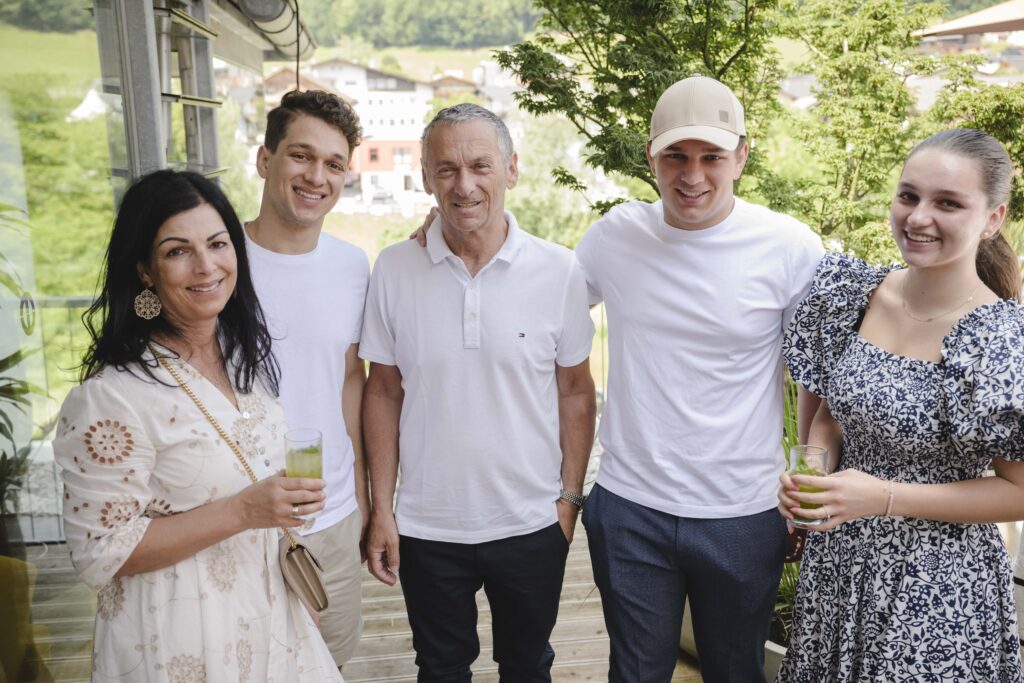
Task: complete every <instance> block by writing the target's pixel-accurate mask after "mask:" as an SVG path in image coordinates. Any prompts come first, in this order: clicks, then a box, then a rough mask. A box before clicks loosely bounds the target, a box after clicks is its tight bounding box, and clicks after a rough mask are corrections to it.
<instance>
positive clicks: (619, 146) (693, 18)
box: [496, 0, 780, 210]
mask: <svg viewBox="0 0 1024 683" xmlns="http://www.w3.org/2000/svg"><path fill="white" fill-rule="evenodd" d="M536 5H537V7H538V8H540V9H541V11H542V15H541V18H540V22H539V25H540V27H541V28H542V29H544V32H542V33H540V35H538V36H537V37H536V38H533V39H532V40H529V41H526V42H523V43H520V44H518V45H516V46H514V47H512V48H511V49H508V50H503V51H501V52H499V53H497V57H496V58H497V60H498V62H499V63H500V64H501V65H502V66H504V67H506V68H508V69H510V70H512V71H514V72H515V73H516V74H517V76H518V77H519V79H520V80H521V81H522V83H523V85H524V87H525V90H524V91H523V92H521V93H518V94H517V96H516V97H517V100H518V102H519V105H520V107H522V108H523V109H525V110H526V111H528V112H530V113H533V114H536V115H545V114H560V115H562V116H564V117H565V118H566V119H567V120H568V121H569V122H570V123H571V124H572V125H573V126H574V127H575V128H576V130H577V131H578V132H579V134H580V135H582V136H583V137H584V138H585V139H586V141H587V145H586V149H585V155H586V160H587V162H588V163H589V164H590V165H591V166H593V167H596V168H601V169H603V170H605V171H606V172H616V173H619V174H622V175H623V176H625V177H627V178H634V179H637V180H639V181H640V182H642V183H645V184H646V185H647V186H649V187H650V188H651V189H653V190H655V191H656V189H657V184H656V182H655V180H654V178H653V176H652V174H651V172H650V169H649V168H648V166H647V162H646V159H645V152H644V150H645V146H646V142H647V130H648V127H649V124H650V116H651V112H652V111H653V109H654V105H655V103H656V102H657V100H658V97H659V96H660V95H661V93H662V92H663V91H664V90H665V88H667V87H668V86H669V85H671V84H672V83H674V82H675V81H677V80H679V79H681V78H685V77H686V76H690V75H692V74H703V75H707V76H712V77H714V78H717V79H719V80H721V81H723V82H725V83H727V84H728V85H729V86H731V87H732V88H733V90H734V91H735V92H736V94H737V96H738V97H740V99H741V100H742V101H743V102H744V103H745V105H746V112H747V128H748V134H750V135H752V136H757V135H758V134H759V133H760V132H761V131H762V130H763V129H764V127H765V125H766V124H767V122H768V121H769V120H770V119H771V118H772V117H773V116H775V115H776V114H777V113H778V109H779V105H778V103H777V94H778V82H779V76H780V73H779V70H778V57H777V54H776V53H775V50H774V49H773V48H772V46H771V43H770V38H771V34H772V30H773V23H772V21H773V19H772V16H773V15H772V12H771V10H772V5H773V4H772V2H770V1H769V2H766V3H756V2H753V0H748V1H736V0H697V1H691V2H687V1H685V0H595V1H594V2H586V3H580V2H576V1H575V0H539V1H538V2H537V3H536ZM748 169H749V172H752V173H756V172H757V170H758V163H757V160H756V158H754V159H752V160H751V163H750V165H749V166H748ZM560 178H561V180H562V182H563V183H565V184H567V185H569V186H575V187H582V185H581V184H579V183H578V182H576V183H574V182H573V181H574V180H576V181H578V178H574V174H571V173H565V174H561V175H560ZM613 203H614V202H611V203H608V202H605V203H602V204H600V205H599V206H598V208H599V209H602V210H604V209H607V208H608V207H609V206H610V205H611V204H613Z"/></svg>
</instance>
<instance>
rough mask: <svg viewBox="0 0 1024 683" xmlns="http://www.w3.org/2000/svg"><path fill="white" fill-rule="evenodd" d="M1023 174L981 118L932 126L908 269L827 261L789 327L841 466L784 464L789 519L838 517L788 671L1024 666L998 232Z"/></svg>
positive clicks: (1020, 495)
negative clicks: (794, 468)
mask: <svg viewBox="0 0 1024 683" xmlns="http://www.w3.org/2000/svg"><path fill="white" fill-rule="evenodd" d="M1012 176H1013V165H1012V164H1011V162H1010V159H1009V156H1008V155H1007V153H1006V150H1005V149H1004V148H1003V147H1002V146H1001V145H1000V144H999V143H998V142H997V141H996V140H994V139H993V138H991V137H990V136H988V135H986V134H984V133H981V132H979V131H975V130H967V129H958V130H953V131H946V132H942V133H938V134H936V135H934V136H932V137H930V138H928V139H927V140H925V141H924V142H923V143H921V144H920V145H918V147H917V148H915V149H914V151H913V152H911V155H910V157H909V158H908V159H907V162H906V164H905V166H904V168H903V173H902V175H901V177H900V180H899V186H898V188H897V190H896V196H895V198H894V199H893V204H892V213H891V224H892V233H893V237H894V239H895V240H896V244H897V245H898V246H899V249H900V252H901V253H902V255H903V259H904V260H905V261H906V263H907V267H906V268H899V267H883V268H876V267H874V266H871V265H869V264H867V263H864V262H863V261H860V260H858V259H855V258H851V257H848V256H844V255H840V254H831V255H828V256H826V257H825V258H824V259H823V260H822V263H821V264H820V266H819V267H818V272H817V273H816V275H815V280H814V284H813V286H812V289H811V292H810V294H809V295H808V297H807V299H806V300H805V301H804V303H803V304H802V305H801V307H800V309H799V311H798V312H797V314H796V316H795V318H794V320H793V322H792V324H791V326H790V328H789V331H788V334H787V339H786V345H785V354H786V359H787V362H788V364H789V368H790V371H791V373H792V375H793V378H794V379H795V380H796V381H797V382H798V383H799V384H801V385H802V386H804V387H806V388H808V389H809V390H810V391H812V392H813V393H815V394H817V395H818V396H820V397H821V398H822V399H823V400H822V401H821V404H820V408H819V410H818V412H817V414H816V415H815V418H814V420H813V422H812V424H811V428H810V434H809V437H808V442H809V443H810V444H813V445H818V446H825V447H827V448H829V449H832V450H835V451H836V452H838V453H839V454H840V461H839V462H840V466H839V471H838V472H837V473H835V474H833V475H831V476H829V477H809V476H802V475H794V476H792V477H790V476H788V475H783V476H782V486H781V487H780V490H779V501H780V503H779V508H780V510H781V511H782V514H783V515H784V516H785V517H786V518H787V519H792V518H793V513H794V511H796V510H797V509H798V508H799V504H800V501H804V502H810V503H820V504H821V507H820V508H818V509H817V510H802V511H801V512H800V514H801V516H803V517H818V518H821V519H823V520H824V522H823V523H822V524H821V526H819V527H817V532H813V533H811V534H810V535H809V537H808V539H807V545H806V550H805V553H804V557H803V563H802V565H801V568H800V583H799V588H798V590H797V596H796V607H795V611H794V626H793V636H792V641H791V646H790V648H789V651H788V652H787V655H786V659H785V662H784V664H783V666H782V670H781V671H780V673H779V679H778V680H779V681H782V682H784V683H826V682H830V681H851V682H852V681H857V682H858V683H864V682H872V683H883V682H884V683H899V682H901V681H906V682H908V683H909V682H911V681H912V682H914V683H919V682H923V681H986V682H989V681H991V682H996V681H998V682H1000V683H1021V682H1022V681H1024V677H1022V674H1021V660H1020V652H1019V646H1018V636H1017V623H1016V613H1015V607H1014V602H1013V583H1012V576H1011V563H1010V558H1009V556H1008V555H1007V551H1006V548H1005V546H1004V544H1003V541H1002V539H1001V537H1000V535H999V532H998V530H997V529H996V527H995V523H996V522H1004V521H1011V520H1019V519H1024V312H1022V309H1021V308H1020V307H1019V306H1018V304H1017V302H1016V301H1015V300H1014V299H1015V298H1018V297H1019V295H1020V283H1021V280H1020V270H1019V266H1018V261H1017V257H1016V255H1015V254H1014V253H1013V250H1012V249H1011V248H1010V246H1009V244H1008V243H1007V242H1006V240H1005V239H1004V238H1003V237H1002V235H1001V234H1000V230H1001V228H1002V227H1003V223H1004V221H1005V218H1006V213H1007V209H1008V204H1009V193H1010V184H1011V179H1012ZM987 470H991V471H992V473H994V475H993V474H991V473H988V472H987ZM986 475H988V476H986ZM800 484H803V485H805V486H810V487H818V488H820V489H822V491H821V492H820V493H801V492H799V490H798V488H797V487H798V485H800Z"/></svg>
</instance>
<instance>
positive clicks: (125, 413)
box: [54, 359, 342, 683]
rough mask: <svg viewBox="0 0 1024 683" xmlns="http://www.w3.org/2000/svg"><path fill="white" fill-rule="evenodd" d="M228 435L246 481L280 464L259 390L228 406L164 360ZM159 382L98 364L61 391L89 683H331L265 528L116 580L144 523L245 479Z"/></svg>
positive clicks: (333, 676) (197, 417) (276, 428)
mask: <svg viewBox="0 0 1024 683" xmlns="http://www.w3.org/2000/svg"><path fill="white" fill-rule="evenodd" d="M170 362H171V363H174V364H175V366H176V369H177V370H178V372H179V373H180V374H181V376H182V378H183V379H184V380H185V382H187V383H188V384H189V385H190V386H191V388H192V390H193V391H194V392H195V394H196V395H197V396H198V397H199V400H200V401H202V402H203V404H204V405H205V406H206V408H207V410H209V411H210V413H211V414H212V415H213V416H214V417H215V418H216V419H217V421H218V422H219V423H220V424H221V426H222V427H223V428H224V430H225V431H226V432H227V433H228V435H229V436H230V437H231V438H233V439H235V440H236V441H237V443H238V445H239V446H240V448H241V450H242V453H243V454H244V455H245V456H246V458H248V459H249V464H250V466H251V467H252V468H253V471H254V472H255V473H256V476H257V477H259V478H263V477H265V476H267V475H269V474H271V473H272V472H274V471H276V470H278V469H281V468H282V467H283V464H284V448H283V442H282V437H283V432H284V430H285V426H284V413H283V411H282V410H281V407H280V404H279V403H278V402H277V400H276V399H274V398H273V397H272V396H270V395H268V394H267V393H265V392H264V391H263V390H262V388H256V387H254V389H253V392H252V393H250V394H243V393H241V392H238V393H237V400H238V409H236V408H235V407H234V406H233V405H232V404H231V403H230V401H228V399H227V398H226V397H225V396H224V395H223V394H221V393H220V391H218V390H217V389H216V388H215V387H214V386H213V385H212V384H210V383H209V382H207V381H206V380H205V379H204V378H203V377H201V376H200V375H199V374H198V373H197V372H196V371H195V370H194V369H193V368H192V367H191V366H189V365H187V364H186V363H184V362H181V361H178V360H174V359H170ZM154 374H155V375H156V376H157V377H159V378H160V379H161V381H163V382H165V383H166V384H167V385H168V386H164V385H162V384H158V383H155V382H152V381H151V380H148V378H147V379H146V380H143V379H140V377H139V375H141V372H140V371H139V370H138V368H135V374H132V373H129V372H127V371H119V370H116V369H114V368H109V367H108V368H105V369H103V370H102V372H101V373H100V374H99V375H97V376H95V377H93V378H91V379H89V380H88V381H86V382H84V383H83V384H82V385H81V386H79V387H76V388H74V389H72V391H71V393H70V394H69V395H68V398H67V400H66V401H65V403H64V406H63V408H62V410H61V416H60V420H59V423H58V426H57V436H56V438H55V440H54V455H55V459H56V461H57V463H58V464H59V465H60V466H61V468H62V477H63V480H64V528H65V534H66V537H67V542H68V547H69V549H70V551H71V559H72V561H73V562H74V564H75V567H76V568H77V570H78V572H79V574H80V575H81V577H82V579H83V580H84V581H85V582H86V583H87V584H89V585H90V586H91V587H92V588H94V589H95V590H97V591H98V596H97V614H96V628H95V635H94V643H93V680H94V681H115V680H117V681H160V682H163V681H168V682H171V683H185V682H193V681H196V682H198V681H239V682H245V681H252V682H253V683H256V682H259V683H263V682H264V681H267V682H271V681H273V682H275V683H284V682H286V681H309V682H314V681H315V682H316V683H320V682H321V681H341V680H342V679H341V675H340V674H339V673H338V670H337V668H336V667H335V666H334V664H333V662H332V660H331V656H330V653H329V652H328V650H327V647H326V645H324V642H323V639H322V638H321V636H320V634H319V632H318V631H317V630H316V627H315V626H314V625H313V622H312V620H311V619H310V617H309V615H308V614H307V613H306V611H305V609H304V608H303V607H302V605H301V603H300V602H299V601H298V600H297V599H296V598H295V597H294V596H293V595H292V594H291V593H290V592H289V591H288V589H287V587H286V586H285V584H284V580H283V578H282V576H281V571H280V568H279V564H278V562H279V560H278V555H277V547H278V546H277V539H278V536H279V532H278V531H277V530H276V529H251V530H248V531H245V532H243V533H241V534H238V535H236V536H232V537H231V538H228V539H226V540H224V541H222V542H220V543H217V544H216V545H213V546H210V547H208V548H206V549H204V550H201V551H199V552H198V553H196V554H195V555H194V556H192V557H189V558H186V559H184V560H182V561H180V562H178V563H177V564H174V565H172V566H169V567H165V568H163V569H159V570H157V571H153V572H148V573H145V574H137V575H134V576H130V577H122V578H117V577H115V576H114V574H115V573H116V572H117V570H118V569H119V568H120V567H121V566H122V565H123V564H124V562H125V560H127V558H128V557H129V555H131V553H132V551H133V550H134V548H135V547H136V545H137V544H138V543H139V541H140V540H141V539H142V536H143V534H144V533H145V532H146V529H147V527H148V526H149V523H150V521H151V520H152V519H154V518H158V517H163V516H166V515H173V514H176V513H180V512H184V511H186V510H190V509H192V508H195V507H198V506H200V505H203V504H204V503H207V502H210V501H212V500H216V499H218V498H224V497H227V496H230V495H232V494H234V493H236V492H238V491H240V490H241V489H243V488H245V487H246V486H248V485H249V484H250V483H251V481H250V479H249V477H248V475H247V474H246V473H245V471H244V470H243V468H242V467H241V465H240V464H239V463H238V460H237V458H236V457H235V455H234V454H233V453H232V451H231V449H230V448H228V446H227V445H226V444H224V443H223V441H222V440H221V439H220V438H219V437H218V436H217V434H216V432H215V431H214V429H213V427H212V426H211V425H210V423H209V422H208V421H207V420H206V419H205V418H204V417H203V415H202V414H201V413H200V412H199V409H198V408H197V407H196V406H195V404H194V403H192V401H191V400H190V399H189V398H188V397H187V396H186V395H185V393H184V391H182V389H181V388H180V387H179V386H177V383H176V382H175V381H174V380H173V379H172V378H171V377H170V375H169V374H168V373H167V372H166V371H165V370H163V368H155V369H154Z"/></svg>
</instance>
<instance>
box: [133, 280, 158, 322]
mask: <svg viewBox="0 0 1024 683" xmlns="http://www.w3.org/2000/svg"><path fill="white" fill-rule="evenodd" d="M161 309H163V305H162V304H161V303H160V297H158V296H157V295H156V292H154V291H153V290H152V289H150V288H149V287H147V288H146V289H144V290H142V291H141V292H139V293H138V294H137V295H136V297H135V315H137V316H139V317H140V318H142V319H143V320H152V319H153V318H155V317H157V316H158V315H160V311H161Z"/></svg>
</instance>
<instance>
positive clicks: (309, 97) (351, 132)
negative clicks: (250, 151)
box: [263, 90, 363, 154]
mask: <svg viewBox="0 0 1024 683" xmlns="http://www.w3.org/2000/svg"><path fill="white" fill-rule="evenodd" d="M299 114H306V115H307V116H315V117H316V118H318V119H320V120H321V121H323V122H324V123H326V124H328V125H330V126H333V127H334V128H337V129H338V131H340V132H341V134H342V135H344V136H345V139H346V140H348V148H349V153H350V154H351V150H354V149H355V148H356V147H358V146H359V143H360V142H362V141H363V128H362V126H360V125H359V115H358V114H356V112H355V110H354V109H352V107H351V106H350V105H349V104H347V103H346V102H344V101H342V99H341V98H340V97H338V96H337V95H332V94H330V93H327V92H324V91H323V90H305V91H301V90H289V91H288V92H286V93H285V94H284V97H282V98H281V104H279V105H278V106H276V107H274V108H273V109H271V110H270V111H269V112H268V113H267V132H266V135H265V136H264V140H263V144H264V145H266V147H267V149H269V150H270V151H271V152H276V151H277V145H278V143H280V142H281V140H283V139H284V137H285V136H286V135H287V134H288V126H289V125H290V124H291V122H292V121H294V120H295V117H296V116H298V115H299Z"/></svg>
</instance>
